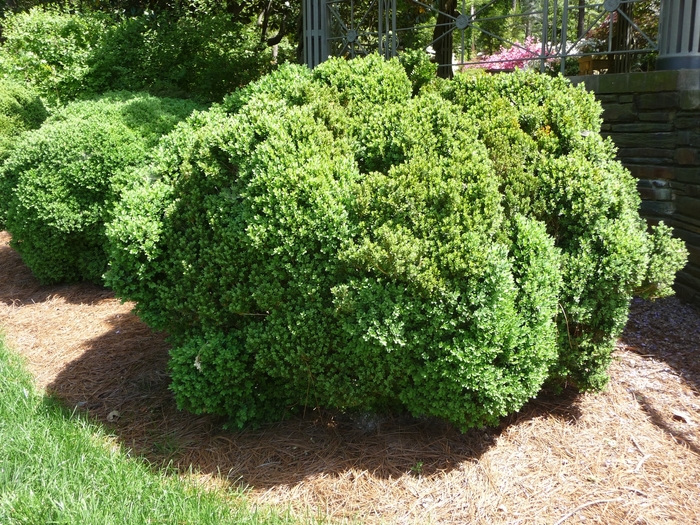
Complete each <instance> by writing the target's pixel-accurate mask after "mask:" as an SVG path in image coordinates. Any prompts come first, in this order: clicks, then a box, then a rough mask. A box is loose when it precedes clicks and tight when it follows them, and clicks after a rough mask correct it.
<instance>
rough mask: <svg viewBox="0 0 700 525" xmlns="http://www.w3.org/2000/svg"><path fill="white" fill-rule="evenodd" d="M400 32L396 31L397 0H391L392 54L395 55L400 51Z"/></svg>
mask: <svg viewBox="0 0 700 525" xmlns="http://www.w3.org/2000/svg"><path fill="white" fill-rule="evenodd" d="M398 45H399V34H398V33H397V32H396V0H391V56H392V57H395V56H396V54H397V51H398V49H397V48H398Z"/></svg>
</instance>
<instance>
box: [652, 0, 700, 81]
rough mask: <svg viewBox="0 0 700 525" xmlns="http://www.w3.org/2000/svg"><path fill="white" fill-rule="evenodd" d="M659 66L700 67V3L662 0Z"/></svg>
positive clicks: (673, 67) (682, 0) (676, 67)
mask: <svg viewBox="0 0 700 525" xmlns="http://www.w3.org/2000/svg"><path fill="white" fill-rule="evenodd" d="M656 67H657V68H658V69H700V5H698V3H697V2H695V1H693V2H686V1H684V0H662V1H661V15H660V16H659V57H658V59H657V60H656Z"/></svg>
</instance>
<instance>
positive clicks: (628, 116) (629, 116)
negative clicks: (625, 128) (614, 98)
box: [603, 104, 637, 124]
mask: <svg viewBox="0 0 700 525" xmlns="http://www.w3.org/2000/svg"><path fill="white" fill-rule="evenodd" d="M636 120H637V115H636V112H635V111H634V108H633V107H632V104H603V121H604V122H605V123H607V124H612V123H614V122H634V121H636Z"/></svg>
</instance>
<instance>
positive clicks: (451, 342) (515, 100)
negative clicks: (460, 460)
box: [106, 56, 683, 430]
mask: <svg viewBox="0 0 700 525" xmlns="http://www.w3.org/2000/svg"><path fill="white" fill-rule="evenodd" d="M509 78H510V79H509V80H507V81H505V80H489V79H488V78H487V79H479V78H477V79H470V78H468V77H459V76H458V78H457V79H456V80H454V81H451V82H438V83H435V84H431V85H426V86H424V87H423V88H422V89H421V90H420V91H419V93H418V94H417V95H414V94H413V87H412V84H411V82H410V81H409V79H408V77H407V75H406V72H405V70H404V69H403V67H402V66H401V64H400V63H399V62H398V61H396V60H393V61H389V62H387V61H384V60H382V59H380V58H379V57H377V56H371V57H368V58H366V59H358V60H354V61H350V62H348V61H344V60H330V61H328V62H325V63H324V64H322V65H321V66H319V67H318V68H316V69H315V70H314V71H313V72H310V71H308V70H306V69H305V68H303V67H297V66H285V67H282V68H280V70H278V71H277V72H275V73H273V74H271V75H269V76H267V77H264V78H263V79H261V80H260V81H259V82H256V83H254V84H251V85H249V86H248V87H246V88H244V89H242V90H240V91H238V92H236V93H234V94H233V95H232V96H231V97H228V98H227V99H226V100H225V101H224V103H223V104H222V105H220V106H217V107H215V108H212V109H211V110H210V111H208V112H206V113H198V114H196V115H194V116H193V117H191V118H190V119H188V120H187V121H186V122H184V123H182V124H180V125H179V126H177V128H176V129H175V130H174V131H173V132H172V133H171V134H169V135H168V136H166V137H164V138H163V139H162V140H161V142H160V146H159V149H158V154H157V158H156V160H155V161H154V162H153V163H152V164H151V165H150V167H149V174H148V177H142V178H140V179H139V181H138V182H137V183H135V184H133V185H131V186H130V187H129V188H128V189H127V190H126V191H125V192H124V195H123V199H122V200H121V201H120V202H119V203H118V204H117V206H116V209H115V212H114V215H113V220H112V221H111V222H110V223H109V225H108V226H107V236H108V238H109V249H110V267H109V270H108V272H107V274H106V282H107V284H108V285H109V286H111V287H113V288H114V289H115V291H116V292H117V294H118V295H119V296H121V297H122V298H124V299H130V300H135V301H136V302H137V306H136V310H137V312H138V313H139V315H140V316H141V317H142V318H143V319H144V320H145V321H146V322H147V323H149V324H150V325H151V326H153V327H155V328H158V329H163V330H166V331H167V332H168V333H169V334H170V335H171V341H172V343H173V348H172V351H171V372H172V388H173V390H174V392H175V395H176V398H177V400H178V403H179V405H180V406H181V407H184V408H187V409H189V410H191V411H194V412H197V413H202V412H206V413H212V414H220V415H223V416H226V417H228V418H229V419H230V422H231V424H232V425H234V426H243V425H245V424H246V423H249V422H259V421H266V420H271V419H276V418H279V417H282V416H283V415H284V414H286V413H289V412H291V411H294V410H295V409H300V408H301V407H304V406H308V405H313V406H324V407H334V408H337V409H341V410H374V411H383V410H408V411H409V412H410V413H412V414H414V415H422V416H434V417H439V418H442V419H445V420H447V421H450V422H452V423H454V424H455V425H457V426H458V427H459V428H460V429H463V430H464V429H467V428H469V427H472V426H475V425H481V424H485V423H487V424H493V423H496V422H497V421H498V419H499V418H500V417H502V416H504V415H506V414H509V413H512V412H513V411H516V410H518V409H519V408H520V407H522V406H523V404H524V403H525V402H526V401H527V400H528V399H530V398H532V397H533V396H535V395H536V394H537V392H538V391H539V390H540V389H541V388H542V385H543V384H544V383H545V381H547V380H548V379H563V378H571V379H573V380H575V381H576V383H577V384H578V385H579V386H580V387H581V388H598V387H600V386H602V384H603V383H604V380H603V378H604V371H605V366H606V365H607V362H608V361H609V356H610V346H609V343H610V341H612V338H613V337H614V336H615V335H616V334H617V332H618V331H619V329H620V328H621V324H620V323H621V321H622V318H623V317H624V313H625V312H626V307H627V305H628V302H629V294H631V293H632V292H633V291H634V290H635V289H638V288H640V286H644V280H645V279H647V280H649V279H654V280H655V282H656V284H655V285H651V284H649V285H648V287H647V289H648V290H651V289H652V288H654V287H656V289H657V290H663V289H664V287H667V286H668V283H669V282H670V280H672V275H673V273H674V272H675V270H676V269H677V266H678V264H680V261H681V260H682V255H683V254H682V250H681V248H680V247H679V246H678V245H677V242H676V241H674V240H672V239H671V238H670V237H669V232H668V230H666V229H664V228H663V227H662V228H661V229H657V230H656V233H654V234H653V235H651V236H650V235H649V234H647V232H646V231H645V229H644V227H643V223H642V222H641V219H639V216H638V215H637V212H636V207H637V204H638V197H636V195H635V193H634V186H633V184H632V183H631V178H630V177H629V175H628V174H627V173H626V172H625V171H624V170H623V169H622V168H621V167H620V165H619V164H618V163H616V162H615V161H614V160H613V149H612V148H611V146H610V144H609V142H605V141H602V140H601V139H600V138H599V137H598V135H597V131H598V130H597V128H596V127H595V126H596V125H597V122H598V114H599V107H598V106H597V105H596V104H595V102H594V101H593V99H592V98H591V97H590V96H589V95H586V94H585V93H583V92H582V91H579V90H575V89H573V88H571V87H570V86H568V84H565V83H563V81H561V80H556V79H555V80H551V79H546V78H545V77H542V78H543V79H544V80H540V79H535V78H533V77H532V76H529V75H514V76H512V77H509ZM499 82H500V83H499ZM541 82H544V84H540V83H541ZM501 83H502V84H501ZM474 86H477V89H481V92H482V94H483V95H482V96H479V95H478V94H475V91H474V89H475V88H474ZM540 89H544V90H545V91H546V92H545V93H544V94H541V93H539V90H540ZM556 90H558V92H559V93H558V94H555V93H554V91H556ZM482 99H483V100H482ZM670 253H675V254H677V255H678V257H676V258H675V259H673V258H671V259H667V256H668V255H669V254H670ZM669 260H670V261H671V262H668V261H669Z"/></svg>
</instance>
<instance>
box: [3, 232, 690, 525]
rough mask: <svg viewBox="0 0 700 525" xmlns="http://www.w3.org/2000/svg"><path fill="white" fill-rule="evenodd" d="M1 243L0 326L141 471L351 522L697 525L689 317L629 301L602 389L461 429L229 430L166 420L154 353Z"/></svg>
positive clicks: (125, 321) (297, 423) (329, 425)
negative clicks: (241, 490)
mask: <svg viewBox="0 0 700 525" xmlns="http://www.w3.org/2000/svg"><path fill="white" fill-rule="evenodd" d="M8 242H9V235H8V234H7V233H5V232H2V233H0V327H2V328H3V330H4V332H5V334H6V338H7V340H8V343H9V344H10V345H11V346H12V347H13V348H14V349H15V350H17V351H19V352H20V353H22V354H23V355H24V356H25V357H26V359H27V362H28V366H29V368H30V369H31V371H32V373H33V374H34V376H35V378H36V380H37V382H38V384H39V385H40V386H41V387H42V388H45V389H46V390H47V391H48V392H51V393H53V394H54V395H55V396H57V397H58V398H60V399H61V400H62V401H63V402H64V403H65V404H66V406H68V407H70V408H74V407H77V408H78V409H79V410H82V411H85V412H87V413H88V414H90V416H92V417H93V418H95V419H96V420H97V421H99V422H102V423H104V424H105V425H106V426H107V427H109V429H110V431H111V432H113V434H114V435H115V436H116V439H118V440H119V441H120V442H121V443H122V445H123V446H124V447H125V448H127V449H131V450H133V451H134V453H137V454H142V455H144V456H145V457H146V458H148V459H149V460H150V461H152V462H154V463H155V464H163V463H164V462H172V465H173V466H174V467H176V468H178V469H179V471H180V472H188V471H189V469H190V467H191V468H192V469H193V470H194V472H195V473H196V474H195V475H196V476H197V479H199V480H201V481H202V482H204V483H232V484H240V485H243V486H247V487H250V491H249V495H250V497H251V498H252V500H253V501H256V502H260V503H273V504H281V505H283V506H289V507H291V508H292V509H294V510H296V511H298V512H299V514H300V515H301V516H304V515H309V514H312V515H317V514H321V515H325V516H328V517H329V518H330V519H331V520H334V521H345V520H351V521H352V520H354V521H356V522H361V523H428V522H430V523H484V524H495V523H509V524H516V523H525V524H539V523H543V524H545V523H546V524H561V523H567V524H571V523H606V524H611V523H649V524H652V523H653V524H656V523H682V524H690V523H700V426H699V425H700V353H699V352H700V312H699V311H698V310H697V309H695V308H693V307H691V306H689V305H687V304H684V303H682V302H680V301H679V300H678V299H675V298H670V299H666V300H662V301H657V302H655V303H647V302H643V301H639V300H636V301H634V303H633V305H632V312H631V317H630V322H629V324H628V327H627V330H626V332H625V334H624V335H623V337H622V338H621V340H620V342H619V345H618V350H617V352H616V360H615V362H614V363H613V365H612V366H611V369H610V373H611V381H610V386H609V388H608V389H607V391H605V392H604V393H602V394H597V395H592V394H587V395H579V394H576V393H575V392H565V394H564V395H563V396H559V397H552V396H549V397H548V396H546V395H542V396H540V397H538V398H537V399H535V400H534V401H532V402H531V403H529V404H528V405H527V406H525V407H524V408H523V409H522V410H521V411H520V412H519V413H518V414H516V415H513V416H512V417H510V418H508V419H506V420H505V421H504V422H503V424H502V425H501V426H500V427H499V428H494V429H477V430H473V431H470V432H468V433H466V434H464V435H462V434H459V433H458V432H456V431H455V430H454V429H452V428H450V427H449V426H447V425H444V424H441V423H438V422H435V421H424V420H415V419H411V418H408V417H395V418H380V417H372V416H366V417H355V418H350V417H347V416H342V415H334V414H331V413H327V412H318V411H314V410H310V411H309V412H308V413H307V414H306V416H305V417H303V418H297V419H292V420H290V421H286V422H283V423H279V424H276V425H270V426H267V427H264V428H262V429H259V430H253V431H244V432H227V431H224V430H222V428H221V425H220V423H221V422H220V421H217V420H215V419H213V418H211V417H203V416H193V415H191V414H187V413H184V412H179V411H178V410H177V409H176V407H175V403H174V401H173V398H172V395H171V394H170V392H169V391H168V375H167V368H166V363H167V353H168V345H167V344H166V342H165V341H164V338H163V336H162V335H161V334H158V333H154V332H152V331H151V330H150V329H149V328H148V327H146V326H145V325H144V324H143V323H141V322H140V321H139V319H138V318H136V317H135V316H134V315H132V314H131V313H130V308H131V305H130V304H120V302H119V301H118V300H116V299H114V298H113V295H112V294H111V292H109V291H108V290H105V289H103V288H99V287H96V286H93V285H87V284H76V285H70V286H41V285H40V284H39V283H38V282H37V281H36V280H35V279H34V278H33V277H32V275H31V273H30V272H29V271H28V270H27V268H26V267H25V266H24V265H23V263H22V262H21V260H20V258H19V257H18V255H17V254H16V253H15V252H14V251H12V250H11V249H10V248H9V246H8V245H7V243H8Z"/></svg>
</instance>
